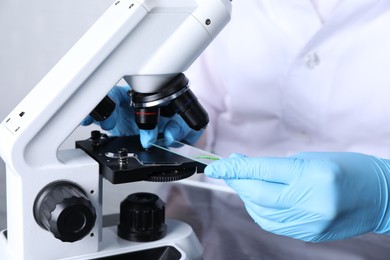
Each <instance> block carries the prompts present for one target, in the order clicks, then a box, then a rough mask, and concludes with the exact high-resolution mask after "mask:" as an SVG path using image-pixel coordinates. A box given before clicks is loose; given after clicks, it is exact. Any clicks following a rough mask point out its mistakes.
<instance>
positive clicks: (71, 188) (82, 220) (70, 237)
mask: <svg viewBox="0 0 390 260" xmlns="http://www.w3.org/2000/svg"><path fill="white" fill-rule="evenodd" d="M34 217H35V220H36V222H37V223H38V224H39V225H40V226H41V227H42V228H44V229H46V230H48V231H50V232H51V233H52V234H53V235H54V236H55V237H56V238H58V239H60V240H61V241H63V242H75V241H78V240H80V239H82V238H83V237H85V236H86V235H87V234H88V233H89V232H90V231H91V230H92V228H93V227H94V225H95V221H96V211H95V208H94V207H93V205H92V203H91V202H90V201H89V199H88V197H87V196H86V193H85V192H84V191H83V190H82V189H81V188H80V187H79V186H78V185H76V184H74V183H72V182H67V181H59V182H55V183H52V184H49V185H48V186H46V187H45V188H43V189H42V191H41V192H40V193H39V194H38V196H37V198H36V199H35V203H34Z"/></svg>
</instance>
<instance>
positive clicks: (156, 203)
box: [118, 192, 167, 242]
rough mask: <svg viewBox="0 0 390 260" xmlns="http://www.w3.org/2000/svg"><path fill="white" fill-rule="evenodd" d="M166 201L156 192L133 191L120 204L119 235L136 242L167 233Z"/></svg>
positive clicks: (151, 239)
mask: <svg viewBox="0 0 390 260" xmlns="http://www.w3.org/2000/svg"><path fill="white" fill-rule="evenodd" d="M166 232H167V226H166V224H165V203H164V202H163V201H162V200H161V199H160V198H159V197H158V196H157V195H155V194H152V193H147V192H139V193H133V194H130V195H129V196H127V198H126V199H125V200H123V201H122V202H121V205H120V222H119V225H118V236H119V237H121V238H123V239H126V240H130V241H136V242H148V241H154V240H158V239H161V238H163V237H164V236H165V235H166Z"/></svg>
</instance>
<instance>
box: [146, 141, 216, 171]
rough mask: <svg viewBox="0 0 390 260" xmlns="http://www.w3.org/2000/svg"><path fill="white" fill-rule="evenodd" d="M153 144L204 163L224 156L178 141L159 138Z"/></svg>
mask: <svg viewBox="0 0 390 260" xmlns="http://www.w3.org/2000/svg"><path fill="white" fill-rule="evenodd" d="M151 145H152V146H155V147H158V148H160V149H164V150H166V151H169V152H172V153H175V154H178V155H180V156H183V157H186V158H188V159H190V160H193V161H197V162H199V163H202V164H204V165H209V164H210V163H212V162H214V161H216V160H219V159H221V158H222V157H220V156H218V155H215V154H212V153H210V152H207V151H204V150H202V149H199V148H196V147H194V146H191V145H188V144H185V143H182V142H178V141H172V140H167V139H157V140H156V142H154V143H151Z"/></svg>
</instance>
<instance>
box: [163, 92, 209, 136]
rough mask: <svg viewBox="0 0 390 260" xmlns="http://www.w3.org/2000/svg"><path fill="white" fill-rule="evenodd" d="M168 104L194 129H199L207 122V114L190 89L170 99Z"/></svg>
mask: <svg viewBox="0 0 390 260" xmlns="http://www.w3.org/2000/svg"><path fill="white" fill-rule="evenodd" d="M170 105H171V106H172V107H173V109H174V110H175V111H177V113H178V114H179V115H180V116H181V117H182V118H183V119H184V121H185V122H186V123H187V125H188V126H189V127H191V128H192V129H194V130H197V131H198V130H201V129H203V128H205V127H206V126H207V124H208V123H209V116H208V114H207V112H206V110H205V109H204V108H203V107H202V105H201V104H200V103H199V102H198V99H197V98H196V97H195V95H194V93H193V92H192V91H191V90H190V89H188V90H187V91H186V92H185V93H183V94H182V95H180V96H178V97H177V98H175V99H174V100H172V101H171V103H170Z"/></svg>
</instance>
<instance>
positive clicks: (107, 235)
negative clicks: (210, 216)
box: [0, 219, 203, 260]
mask: <svg viewBox="0 0 390 260" xmlns="http://www.w3.org/2000/svg"><path fill="white" fill-rule="evenodd" d="M166 224H167V227H168V231H167V235H166V236H165V237H164V238H162V239H160V240H157V241H152V242H131V241H127V240H124V239H121V238H120V237H118V236H117V228H116V226H109V227H105V228H103V231H102V232H103V234H102V238H103V239H102V241H101V242H100V243H99V252H96V253H92V254H87V255H80V256H76V257H70V258H63V260H81V259H105V260H114V259H135V260H137V259H150V260H153V259H155V260H157V259H158V260H165V259H170V260H171V259H173V260H175V259H178V260H179V259H180V260H200V259H202V255H203V249H202V246H201V244H200V242H199V240H198V238H197V237H196V235H195V233H194V231H193V229H192V228H191V227H190V226H189V225H188V224H186V223H184V222H180V221H177V220H172V219H167V220H166ZM36 241H39V238H37V240H36ZM56 250H61V249H60V248H58V249H56ZM8 251H9V250H8V248H7V231H6V230H3V231H1V232H0V260H11V259H13V258H12V252H8ZM32 258H33V257H32Z"/></svg>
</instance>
